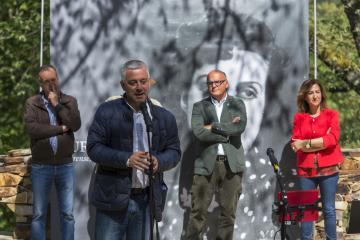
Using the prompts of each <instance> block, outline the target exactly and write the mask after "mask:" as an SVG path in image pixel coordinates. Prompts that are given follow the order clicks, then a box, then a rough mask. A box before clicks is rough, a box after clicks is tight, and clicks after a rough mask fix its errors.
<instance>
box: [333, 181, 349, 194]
mask: <svg viewBox="0 0 360 240" xmlns="http://www.w3.org/2000/svg"><path fill="white" fill-rule="evenodd" d="M350 190H351V188H350V186H349V184H347V183H346V182H340V183H339V184H338V185H337V188H336V193H339V194H343V195H345V194H347V193H349V192H350Z"/></svg>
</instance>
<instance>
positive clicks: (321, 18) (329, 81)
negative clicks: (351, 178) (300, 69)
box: [309, 0, 360, 147]
mask: <svg viewBox="0 0 360 240" xmlns="http://www.w3.org/2000/svg"><path fill="white" fill-rule="evenodd" d="M356 2H358V1H351V0H342V1H340V0H337V1H331V0H322V1H318V5H317V38H318V41H317V44H318V52H317V57H318V69H317V71H318V79H319V80H320V81H322V82H323V84H324V86H325V88H326V89H327V90H328V95H329V96H328V97H329V100H330V101H329V104H330V107H332V108H335V109H337V110H338V111H339V112H340V118H341V131H342V135H341V145H342V146H344V147H355V146H357V147H358V146H359V145H360V125H359V124H358V119H359V118H360V108H359V107H358V106H359V104H360V61H359V56H360V52H359V51H358V50H359V49H360V46H359V44H360V42H359V40H358V39H357V40H356V37H358V36H359V28H357V29H356V28H354V27H353V26H359V24H360V17H359V16H360V8H359V4H358V3H357V5H356V4H355V3H356ZM348 12H350V15H349V14H348ZM356 14H357V15H356ZM309 15H310V25H309V30H310V53H311V55H312V56H311V57H310V66H311V69H310V76H311V77H312V76H314V75H313V72H314V69H313V53H314V45H313V41H314V34H313V27H314V21H313V20H314V19H313V6H310V13H309ZM354 15H355V17H354ZM356 16H357V17H356Z"/></svg>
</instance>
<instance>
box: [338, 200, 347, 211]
mask: <svg viewBox="0 0 360 240" xmlns="http://www.w3.org/2000/svg"><path fill="white" fill-rule="evenodd" d="M348 205H349V204H348V203H347V202H345V201H342V202H335V208H336V210H342V211H345V210H346V209H347V207H348Z"/></svg>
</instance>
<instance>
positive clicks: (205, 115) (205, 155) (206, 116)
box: [191, 95, 247, 175]
mask: <svg viewBox="0 0 360 240" xmlns="http://www.w3.org/2000/svg"><path fill="white" fill-rule="evenodd" d="M235 117H240V122H239V123H232V120H233V119H234V118H235ZM220 119H221V121H220V122H219V121H218V118H217V115H216V111H215V106H214V104H213V103H212V102H211V98H210V97H208V98H205V99H203V100H201V101H199V102H197V103H195V104H194V106H193V112H192V117H191V128H192V131H193V133H194V135H195V137H196V139H197V140H198V144H199V146H197V147H198V150H199V152H197V153H196V159H195V164H194V165H195V169H194V173H195V174H199V175H210V174H211V173H212V171H213V169H214V166H215V162H216V156H217V151H218V144H219V143H221V144H222V145H223V148H224V152H225V155H226V156H227V158H228V163H229V166H230V169H231V171H232V172H233V173H238V172H242V171H243V169H244V165H245V157H244V148H243V146H242V143H241V137H240V136H241V133H242V132H244V130H245V126H246V121H247V120H246V110H245V104H244V102H243V101H242V100H241V99H239V98H235V97H232V96H229V95H228V97H227V99H226V101H225V103H224V107H223V110H222V113H221V118H220ZM208 124H212V128H211V130H208V129H205V128H204V125H208ZM194 149H195V148H194Z"/></svg>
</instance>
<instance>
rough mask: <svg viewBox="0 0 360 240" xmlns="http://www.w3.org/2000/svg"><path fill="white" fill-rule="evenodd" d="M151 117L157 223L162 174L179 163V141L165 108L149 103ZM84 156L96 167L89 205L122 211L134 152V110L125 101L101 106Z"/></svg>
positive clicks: (160, 199)
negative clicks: (128, 162)
mask: <svg viewBox="0 0 360 240" xmlns="http://www.w3.org/2000/svg"><path fill="white" fill-rule="evenodd" d="M150 108H151V115H152V116H153V119H152V121H153V137H152V149H151V154H153V155H154V156H155V157H156V158H157V159H158V161H159V170H158V172H157V174H156V175H155V178H154V199H155V204H156V214H155V216H156V220H157V221H161V218H162V214H161V213H162V210H163V207H164V204H165V200H166V199H165V197H166V194H165V195H164V193H166V191H165V190H166V189H167V188H166V185H165V184H164V183H163V180H162V179H163V172H164V171H166V170H169V169H171V168H173V167H175V166H176V164H177V163H178V162H179V161H180V155H181V151H180V141H179V137H178V130H177V125H176V121H175V118H174V116H173V115H172V114H171V113H170V112H169V111H167V110H165V109H164V108H161V107H158V106H155V105H152V104H150ZM86 149H87V153H88V156H89V157H90V159H91V160H92V161H94V162H96V163H97V164H98V170H97V172H96V176H95V182H94V186H93V190H92V194H91V202H92V204H93V205H95V207H97V208H100V209H103V210H118V211H122V210H125V209H126V208H127V206H128V201H129V196H130V190H131V174H132V169H131V168H128V167H127V166H126V162H127V160H128V158H129V157H130V155H131V154H132V153H133V111H132V110H131V109H130V107H129V106H128V105H127V103H126V102H125V100H124V99H123V98H122V99H116V100H112V101H109V102H105V103H103V104H101V105H100V107H99V108H98V110H97V111H96V113H95V116H94V120H93V122H92V124H91V126H90V128H89V133H88V138H87V146H86Z"/></svg>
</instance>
